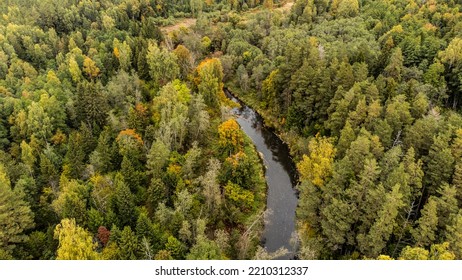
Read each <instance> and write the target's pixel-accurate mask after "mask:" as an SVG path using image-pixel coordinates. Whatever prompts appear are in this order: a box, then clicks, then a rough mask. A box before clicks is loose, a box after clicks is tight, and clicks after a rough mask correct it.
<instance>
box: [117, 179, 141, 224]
mask: <svg viewBox="0 0 462 280" xmlns="http://www.w3.org/2000/svg"><path fill="white" fill-rule="evenodd" d="M114 188H115V194H114V196H113V201H112V208H113V211H114V213H115V215H116V218H117V220H118V221H119V223H118V225H119V226H127V225H134V223H135V220H134V219H135V218H136V217H137V215H136V209H135V198H134V196H133V194H132V192H131V191H130V188H129V187H128V186H127V185H126V184H125V183H124V179H123V177H122V175H120V174H116V176H115V178H114Z"/></svg>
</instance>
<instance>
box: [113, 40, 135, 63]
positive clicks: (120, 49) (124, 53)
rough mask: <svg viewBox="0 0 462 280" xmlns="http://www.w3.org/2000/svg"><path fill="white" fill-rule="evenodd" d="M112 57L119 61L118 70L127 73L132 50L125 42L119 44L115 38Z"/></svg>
mask: <svg viewBox="0 0 462 280" xmlns="http://www.w3.org/2000/svg"><path fill="white" fill-rule="evenodd" d="M113 45H114V52H113V53H114V55H115V57H116V58H117V59H118V60H119V65H120V69H122V70H124V71H128V70H129V69H130V65H131V60H132V50H131V48H130V45H128V43H127V41H124V42H123V43H120V41H119V40H117V38H115V39H114V43H113Z"/></svg>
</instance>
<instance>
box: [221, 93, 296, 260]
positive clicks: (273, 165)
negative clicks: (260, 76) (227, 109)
mask: <svg viewBox="0 0 462 280" xmlns="http://www.w3.org/2000/svg"><path fill="white" fill-rule="evenodd" d="M226 93H227V95H228V97H229V98H230V99H232V100H233V101H236V102H238V103H240V104H241V108H235V109H233V111H232V113H234V114H235V115H236V118H237V122H238V123H239V125H240V126H241V128H242V130H243V131H244V132H245V133H246V134H247V135H248V136H249V137H250V139H252V141H253V143H254V145H255V146H256V148H257V150H258V151H259V152H260V153H261V154H262V155H263V158H264V164H265V166H266V174H265V176H266V181H267V184H268V196H267V208H268V209H270V212H271V213H272V214H271V215H270V216H269V217H268V219H267V222H266V224H265V230H264V232H263V237H262V240H263V242H264V246H265V247H266V249H267V250H268V252H274V251H276V250H278V249H279V248H281V247H285V248H286V249H288V250H289V251H290V253H289V254H288V255H286V256H285V257H283V258H282V259H292V258H293V257H294V253H293V244H291V237H292V234H293V232H294V231H295V208H296V207H297V195H296V191H295V189H294V186H295V184H296V169H295V166H294V163H293V161H292V159H291V158H290V155H289V149H288V147H287V145H286V144H284V143H283V142H282V141H281V140H280V139H279V137H277V136H276V135H275V134H274V133H273V132H272V131H270V130H269V129H267V128H266V127H265V126H264V125H263V119H262V118H261V116H260V115H258V114H257V113H256V112H255V111H254V110H253V109H251V108H249V107H248V106H246V105H245V104H244V103H242V102H241V101H239V100H237V99H236V98H235V97H233V96H232V95H231V93H230V92H229V91H227V92H226Z"/></svg>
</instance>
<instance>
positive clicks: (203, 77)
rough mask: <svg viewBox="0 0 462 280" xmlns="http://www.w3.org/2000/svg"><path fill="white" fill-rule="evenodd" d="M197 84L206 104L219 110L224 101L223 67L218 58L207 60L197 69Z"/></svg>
mask: <svg viewBox="0 0 462 280" xmlns="http://www.w3.org/2000/svg"><path fill="white" fill-rule="evenodd" d="M196 73H197V75H196V78H195V83H196V85H197V87H198V89H199V94H201V95H202V96H203V97H204V100H205V104H207V105H208V106H209V107H211V108H213V109H215V110H218V109H219V107H220V102H221V100H224V98H225V96H224V93H223V67H222V65H221V62H220V60H219V59H217V58H211V59H206V60H204V61H202V62H201V63H200V64H199V65H198V66H197V68H196Z"/></svg>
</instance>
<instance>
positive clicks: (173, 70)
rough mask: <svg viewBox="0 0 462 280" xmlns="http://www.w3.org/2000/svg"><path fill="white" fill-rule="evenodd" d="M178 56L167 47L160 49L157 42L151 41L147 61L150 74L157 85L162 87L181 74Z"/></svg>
mask: <svg viewBox="0 0 462 280" xmlns="http://www.w3.org/2000/svg"><path fill="white" fill-rule="evenodd" d="M177 60H178V58H177V57H176V56H175V55H174V54H173V53H170V52H169V51H168V50H166V49H159V47H158V46H157V44H155V43H150V44H149V46H148V53H147V54H146V61H147V62H148V65H149V75H150V76H151V78H152V79H153V80H154V82H155V84H156V86H157V87H162V86H164V85H166V84H167V83H168V82H170V81H173V80H174V79H175V78H177V77H178V75H179V74H180V68H179V67H178V64H177Z"/></svg>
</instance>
